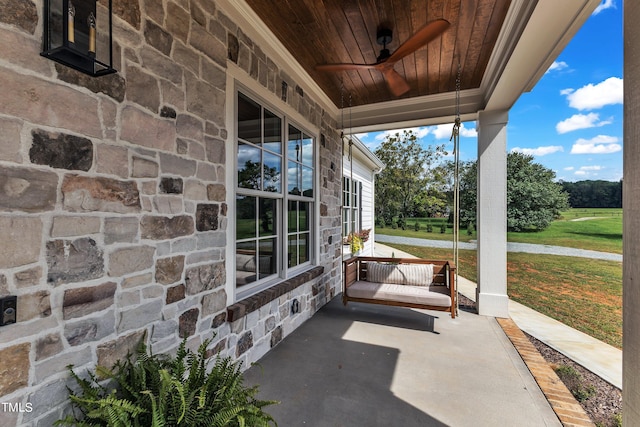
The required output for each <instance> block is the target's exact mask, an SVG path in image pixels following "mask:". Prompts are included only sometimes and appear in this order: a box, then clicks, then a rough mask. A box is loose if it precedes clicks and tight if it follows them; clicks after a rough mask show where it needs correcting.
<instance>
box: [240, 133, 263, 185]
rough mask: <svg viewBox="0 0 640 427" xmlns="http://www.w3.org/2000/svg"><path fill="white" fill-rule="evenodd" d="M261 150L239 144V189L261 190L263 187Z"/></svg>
mask: <svg viewBox="0 0 640 427" xmlns="http://www.w3.org/2000/svg"><path fill="white" fill-rule="evenodd" d="M260 164H261V159H260V149H259V148H257V147H254V146H253V145H249V144H244V143H241V142H239V143H238V187H242V188H251V189H253V190H259V189H260V187H261V186H262V174H261V170H260V169H261V168H260Z"/></svg>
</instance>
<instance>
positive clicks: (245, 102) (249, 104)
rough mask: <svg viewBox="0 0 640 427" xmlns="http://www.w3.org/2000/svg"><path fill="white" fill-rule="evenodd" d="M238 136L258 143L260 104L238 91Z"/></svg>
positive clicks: (259, 134)
mask: <svg viewBox="0 0 640 427" xmlns="http://www.w3.org/2000/svg"><path fill="white" fill-rule="evenodd" d="M238 138H242V139H244V140H245V141H249V142H253V143H254V144H260V142H261V139H262V135H261V132H260V106H259V105H258V104H256V103H255V102H253V101H252V100H250V99H249V98H247V97H246V96H245V95H243V94H241V93H238Z"/></svg>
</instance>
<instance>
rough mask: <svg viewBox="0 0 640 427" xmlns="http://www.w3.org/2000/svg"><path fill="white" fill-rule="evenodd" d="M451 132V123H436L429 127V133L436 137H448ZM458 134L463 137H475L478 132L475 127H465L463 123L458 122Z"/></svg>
mask: <svg viewBox="0 0 640 427" xmlns="http://www.w3.org/2000/svg"><path fill="white" fill-rule="evenodd" d="M452 132H453V123H448V124H444V125H437V126H433V127H432V128H431V133H433V136H435V138H436V139H447V140H448V139H450V138H451V133H452ZM460 136H461V137H463V138H475V137H477V136H478V132H477V131H476V129H475V127H473V128H468V129H467V128H466V127H465V126H464V123H461V124H460Z"/></svg>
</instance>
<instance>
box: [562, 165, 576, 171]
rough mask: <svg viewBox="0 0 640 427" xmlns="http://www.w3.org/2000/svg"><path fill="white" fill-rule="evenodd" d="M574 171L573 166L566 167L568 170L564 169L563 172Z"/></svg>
mask: <svg viewBox="0 0 640 427" xmlns="http://www.w3.org/2000/svg"><path fill="white" fill-rule="evenodd" d="M574 169H575V168H574V167H573V166H567V167H566V168H564V169H563V170H565V171H572V170H574Z"/></svg>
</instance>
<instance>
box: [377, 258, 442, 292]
mask: <svg viewBox="0 0 640 427" xmlns="http://www.w3.org/2000/svg"><path fill="white" fill-rule="evenodd" d="M367 281H368V282H376V283H388V284H395V285H410V286H430V285H431V283H432V282H433V264H382V263H379V262H370V263H368V264H367Z"/></svg>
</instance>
